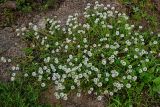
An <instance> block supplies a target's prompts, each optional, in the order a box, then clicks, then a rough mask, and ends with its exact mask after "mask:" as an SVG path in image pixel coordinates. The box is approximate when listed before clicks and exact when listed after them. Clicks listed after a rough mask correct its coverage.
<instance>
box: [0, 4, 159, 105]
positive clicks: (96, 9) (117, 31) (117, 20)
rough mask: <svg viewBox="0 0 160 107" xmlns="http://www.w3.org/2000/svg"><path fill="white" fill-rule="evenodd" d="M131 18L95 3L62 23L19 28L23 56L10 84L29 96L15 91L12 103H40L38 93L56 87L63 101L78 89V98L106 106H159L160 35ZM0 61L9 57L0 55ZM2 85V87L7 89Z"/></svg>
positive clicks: (49, 22) (47, 20)
mask: <svg viewBox="0 0 160 107" xmlns="http://www.w3.org/2000/svg"><path fill="white" fill-rule="evenodd" d="M79 16H81V18H83V19H82V20H81V21H79V18H80V17H79ZM82 16H83V17H82ZM129 20H130V19H129V17H128V16H127V15H126V14H125V13H123V12H120V11H117V10H116V8H115V7H114V6H112V5H110V4H108V5H107V6H104V5H103V4H99V3H98V2H96V3H95V5H91V4H87V7H86V8H85V12H84V13H83V15H81V14H78V13H75V14H74V15H73V16H69V17H68V20H67V21H66V25H65V26H61V25H60V23H61V21H58V20H56V17H55V18H54V19H49V18H48V19H46V21H44V22H43V23H42V25H41V26H37V25H34V24H32V23H29V25H28V26H27V27H24V28H21V29H17V34H18V35H22V36H23V38H24V40H26V41H27V43H28V48H26V49H24V51H25V53H26V57H25V58H22V59H19V60H18V61H19V62H17V63H19V65H16V66H13V67H12V72H13V73H12V75H11V81H13V83H9V84H13V85H14V86H13V87H15V90H16V89H18V90H19V87H21V91H22V92H24V93H25V92H26V93H25V94H26V95H25V94H24V96H25V97H26V96H28V97H30V96H32V97H31V98H24V97H23V94H22V93H16V94H17V95H16V96H19V94H22V95H21V96H20V98H19V99H17V100H16V102H12V101H11V102H12V104H13V105H14V104H15V103H16V104H17V105H23V106H30V105H26V104H27V103H28V104H32V103H33V104H35V106H38V105H37V101H38V100H37V99H38V98H39V96H38V92H39V91H41V90H44V89H46V88H47V87H48V86H50V85H54V86H55V90H56V91H55V93H54V95H55V96H56V98H57V99H62V100H67V99H68V94H69V93H72V92H76V95H77V97H81V93H86V94H89V95H90V96H94V98H95V99H97V100H103V99H106V98H108V102H106V105H108V106H113V107H114V106H115V107H116V106H126V107H129V106H140V107H141V106H153V105H159V99H160V98H159V91H160V88H159V87H160V80H159V71H160V66H159V64H160V60H159V48H160V44H159V41H160V34H159V33H153V32H151V31H146V30H143V26H141V25H133V24H130V23H129ZM1 61H2V62H3V63H5V62H6V61H8V59H6V58H4V57H2V58H1ZM17 71H20V73H16V72H17ZM23 81H24V82H23ZM10 86H12V85H9V87H7V88H9V90H10V88H11V87H10ZM2 87H4V88H2V89H1V90H0V91H2V92H3V93H5V92H6V93H8V91H7V90H6V89H5V87H6V86H3V84H2ZM13 89H14V88H13ZM23 90H24V91H23ZM29 94H32V95H29ZM1 96H2V97H1V98H3V99H10V98H7V97H6V96H5V95H4V94H1ZM9 97H11V98H14V96H9ZM3 101H4V100H2V102H1V104H2V105H6V102H5V101H4V102H3ZM7 101H8V102H9V100H7ZM14 101H15V100H14ZM8 104H10V103H8ZM12 104H11V105H12ZM8 106H9V105H8ZM15 106H16V105H15Z"/></svg>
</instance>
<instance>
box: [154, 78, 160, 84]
mask: <svg viewBox="0 0 160 107" xmlns="http://www.w3.org/2000/svg"><path fill="white" fill-rule="evenodd" d="M153 83H154V84H156V85H160V77H157V78H156V79H154V80H153Z"/></svg>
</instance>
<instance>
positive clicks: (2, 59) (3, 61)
mask: <svg viewBox="0 0 160 107" xmlns="http://www.w3.org/2000/svg"><path fill="white" fill-rule="evenodd" d="M11 61H12V60H11V59H9V58H8V59H7V58H5V57H3V56H2V57H1V58H0V62H2V63H7V62H8V63H10V62H11Z"/></svg>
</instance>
